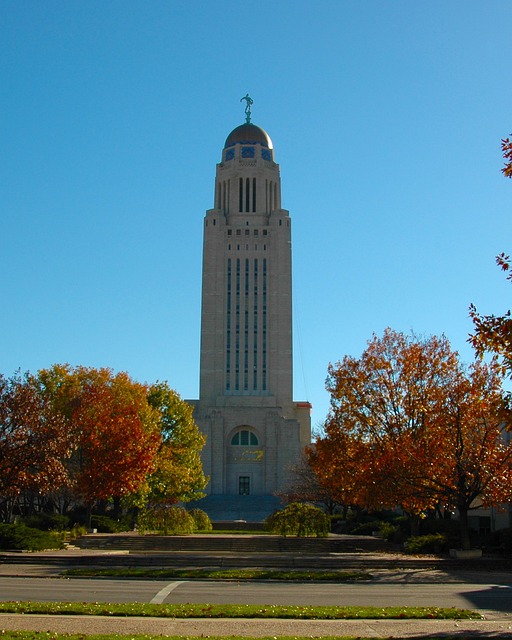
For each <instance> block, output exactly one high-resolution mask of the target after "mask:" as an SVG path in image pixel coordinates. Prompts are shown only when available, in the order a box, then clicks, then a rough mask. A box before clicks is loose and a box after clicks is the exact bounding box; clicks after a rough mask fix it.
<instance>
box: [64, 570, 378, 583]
mask: <svg viewBox="0 0 512 640" xmlns="http://www.w3.org/2000/svg"><path fill="white" fill-rule="evenodd" d="M63 574H64V575H65V576H67V577H73V576H74V577H96V578H97V577H100V578H101V577H103V578H106V577H108V578H138V579H139V580H141V579H142V580H144V579H145V578H147V579H148V580H154V579H155V578H156V579H160V578H161V579H162V580H168V579H181V580H287V581H294V580H297V581H300V582H316V581H328V582H354V581H360V580H371V579H372V575H371V574H370V573H368V572H366V571H343V570H339V571H309V570H305V571H300V570H297V571H295V570H286V571H281V570H279V569H174V568H173V567H166V568H164V569H151V568H148V567H107V568H94V567H90V568H89V567H87V568H80V569H68V570H67V571H65V572H63Z"/></svg>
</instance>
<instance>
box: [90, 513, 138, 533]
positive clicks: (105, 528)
mask: <svg viewBox="0 0 512 640" xmlns="http://www.w3.org/2000/svg"><path fill="white" fill-rule="evenodd" d="M91 527H93V528H94V529H97V530H98V532H99V533H119V532H120V531H129V530H130V526H129V524H128V523H127V522H125V521H124V520H114V519H113V518H109V517H108V516H92V517H91Z"/></svg>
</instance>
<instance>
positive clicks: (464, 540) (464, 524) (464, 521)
mask: <svg viewBox="0 0 512 640" xmlns="http://www.w3.org/2000/svg"><path fill="white" fill-rule="evenodd" d="M459 522H460V541H461V545H462V549H464V550H467V549H471V540H470V537H469V518H468V509H467V507H460V506H459Z"/></svg>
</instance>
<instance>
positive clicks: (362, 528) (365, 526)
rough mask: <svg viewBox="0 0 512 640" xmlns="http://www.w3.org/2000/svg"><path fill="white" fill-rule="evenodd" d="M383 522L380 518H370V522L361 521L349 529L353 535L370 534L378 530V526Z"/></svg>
mask: <svg viewBox="0 0 512 640" xmlns="http://www.w3.org/2000/svg"><path fill="white" fill-rule="evenodd" d="M382 524H384V523H383V522H381V521H380V520H371V521H370V522H363V523H362V524H358V525H357V526H356V527H354V528H353V529H352V530H351V532H350V533H351V534H353V535H354V536H371V535H372V533H373V532H374V531H380V526H381V525H382Z"/></svg>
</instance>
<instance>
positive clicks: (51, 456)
mask: <svg viewBox="0 0 512 640" xmlns="http://www.w3.org/2000/svg"><path fill="white" fill-rule="evenodd" d="M70 447H71V440H70V434H69V432H68V430H67V429H66V422H65V419H64V417H63V416H62V415H60V414H58V413H56V412H55V411H53V408H52V407H51V405H50V403H49V402H48V400H47V399H45V398H44V397H43V396H42V395H41V394H40V392H39V387H38V384H37V382H36V381H35V380H34V379H33V377H32V376H30V375H28V374H26V375H25V376H21V375H15V376H13V377H11V378H4V377H3V376H1V375H0V500H1V501H2V517H3V519H5V520H9V519H10V517H11V514H12V509H13V507H14V505H15V503H16V501H17V500H19V499H20V496H22V494H26V493H31V494H33V495H39V496H44V495H46V494H47V493H48V492H49V491H50V490H51V489H52V488H53V487H55V486H61V485H64V484H66V482H67V472H66V468H65V465H64V460H65V459H66V457H67V456H68V455H69V452H70Z"/></svg>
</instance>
